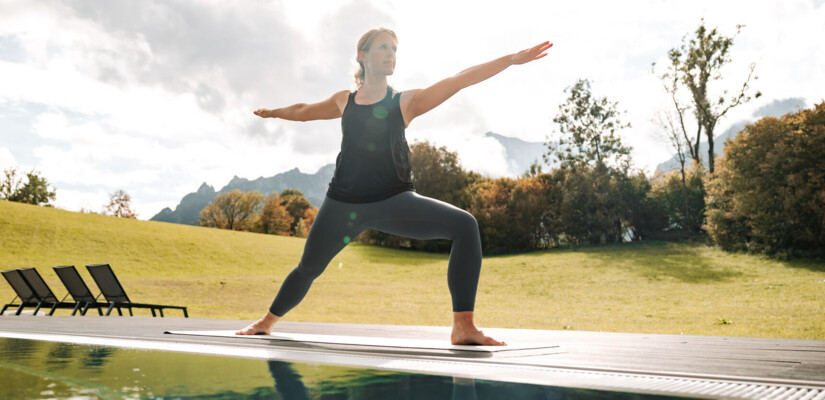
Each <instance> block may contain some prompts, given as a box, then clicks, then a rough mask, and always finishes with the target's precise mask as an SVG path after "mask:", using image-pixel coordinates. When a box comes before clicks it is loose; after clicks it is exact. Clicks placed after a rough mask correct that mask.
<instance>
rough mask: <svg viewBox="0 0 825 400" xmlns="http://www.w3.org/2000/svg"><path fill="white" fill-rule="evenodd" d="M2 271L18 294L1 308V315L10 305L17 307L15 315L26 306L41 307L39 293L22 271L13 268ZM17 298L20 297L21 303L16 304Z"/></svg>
mask: <svg viewBox="0 0 825 400" xmlns="http://www.w3.org/2000/svg"><path fill="white" fill-rule="evenodd" d="M0 273H2V274H3V277H4V278H6V281H8V282H9V285H11V288H12V289H13V290H14V293H15V294H17V296H15V297H14V299H11V302H10V303H8V304H6V305H4V306H3V309H2V310H0V315H3V313H4V312H6V309H7V308H9V307H17V312H16V313H14V315H20V312H21V311H23V309H24V308H26V307H38V308H39V304H40V301H39V300H38V299H37V294H35V293H34V290H33V289H32V288H31V287H30V286H29V284H28V283H27V282H26V280H25V279H24V278H23V275H21V274H20V271H18V270H16V269H12V270H9V271H3V272H0ZM16 299H20V304H14V300H16Z"/></svg>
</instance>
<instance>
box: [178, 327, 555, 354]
mask: <svg viewBox="0 0 825 400" xmlns="http://www.w3.org/2000/svg"><path fill="white" fill-rule="evenodd" d="M164 333H167V334H173V335H192V336H213V337H232V338H239V339H259V340H260V339H264V340H273V341H290V342H301V343H323V344H334V345H348V346H365V347H391V348H392V347H395V348H404V349H428V350H459V351H475V352H484V353H498V352H506V351H513V350H528V349H547V348H556V347H558V346H552V345H540V344H535V343H509V342H508V344H507V346H469V345H454V344H450V342H449V341H448V340H447V339H446V338H445V339H444V340H430V339H402V338H387V337H373V336H344V335H316V334H308V333H286V332H273V333H272V334H271V335H236V334H235V331H166V332H164Z"/></svg>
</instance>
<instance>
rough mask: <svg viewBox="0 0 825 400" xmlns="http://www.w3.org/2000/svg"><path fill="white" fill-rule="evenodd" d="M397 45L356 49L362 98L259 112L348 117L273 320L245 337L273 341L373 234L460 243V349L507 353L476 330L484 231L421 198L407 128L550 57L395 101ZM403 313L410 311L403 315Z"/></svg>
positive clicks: (386, 37)
mask: <svg viewBox="0 0 825 400" xmlns="http://www.w3.org/2000/svg"><path fill="white" fill-rule="evenodd" d="M397 46H398V41H397V38H396V36H395V33H394V32H393V31H391V30H389V29H383V28H379V29H373V30H370V31H369V32H367V33H366V34H364V35H363V36H362V37H361V39H360V40H359V41H358V47H357V60H358V64H359V66H360V67H359V68H358V70H357V72H356V74H355V82H356V84H357V90H356V91H355V92H350V91H348V90H343V91H340V92H338V93H335V94H333V95H332V97H330V98H329V99H327V100H324V101H322V102H320V103H315V104H303V103H299V104H295V105H292V106H289V107H285V108H277V109H272V110H270V109H265V108H262V109H259V110H256V111H255V112H254V113H255V115H257V116H259V117H262V118H281V119H286V120H290V121H312V120H319V119H335V118H341V127H342V130H343V140H342V141H341V152H340V153H339V154H338V159H337V161H336V163H335V173H334V175H333V178H332V181H331V182H330V184H329V190H328V191H327V195H326V198H325V199H324V202H323V204H322V205H321V208H320V209H319V211H318V215H317V216H316V217H315V222H313V224H312V228H311V229H310V231H309V236H308V237H307V240H306V244H305V245H304V253H303V255H302V256H301V261H300V262H299V263H298V266H297V267H295V269H293V270H292V272H290V273H289V275H287V277H286V279H285V280H284V282H283V284H282V285H281V289H280V291H279V292H278V295H277V296H276V297H275V300H274V301H273V302H272V305H271V306H270V307H269V311H268V312H267V313H266V314H265V315H264V316H263V317H261V319H259V320H258V321H255V322H254V323H252V324H251V325H249V326H248V327H246V328H244V329H242V330H240V331H238V332H236V333H237V334H238V335H254V334H270V333H271V330H272V325H274V324H275V322H277V321H278V319H280V318H281V317H283V316H284V314H286V313H287V312H288V311H289V310H291V309H292V308H293V307H295V306H296V305H298V303H300V302H301V300H302V299H303V298H304V296H305V295H306V294H307V291H308V290H309V287H310V285H312V281H313V280H314V279H315V278H317V277H318V276H319V275H321V273H322V272H324V269H325V268H326V267H327V264H329V263H330V261H331V260H332V258H333V257H335V255H336V254H338V252H340V251H341V250H342V249H343V248H344V247H345V246H346V245H347V244H348V243H349V242H350V241H351V240H353V239H354V238H355V237H357V236H358V234H359V233H361V232H363V231H364V230H367V229H375V230H378V231H381V232H386V233H390V234H394V235H399V236H404V237H408V238H413V239H419V240H431V239H450V240H452V241H453V245H452V249H451V251H450V261H449V263H448V268H447V285H448V287H449V289H450V294H451V295H452V303H453V331H452V334H451V337H450V340H451V342H452V343H453V344H477V345H505V343H504V342H499V341H497V340H495V339H493V338H490V337H487V336H484V334H483V333H482V332H481V331H479V330H478V329H477V328H476V326H475V324H474V323H473V307H474V305H475V297H476V288H477V287H478V277H479V272H480V270H481V237H480V235H479V230H478V223H477V222H476V219H475V218H474V217H473V216H472V215H471V214H470V213H468V212H466V211H464V210H462V209H460V208H457V207H455V206H453V205H450V204H448V203H445V202H443V201H439V200H436V199H432V198H429V197H424V196H421V195H419V194H418V193H416V192H415V188H414V187H413V184H412V182H411V173H410V154H409V153H410V149H409V147H408V146H407V141H406V139H405V136H404V129H405V128H407V126H409V125H410V122H412V120H413V119H415V118H416V117H418V116H420V115H422V114H424V113H426V112H427V111H430V110H432V109H433V108H435V107H436V106H438V105H439V104H441V103H443V102H444V101H445V100H447V99H449V98H450V97H451V96H452V95H454V94H456V93H457V92H458V91H459V90H461V89H463V88H465V87H467V86H470V85H474V84H476V83H479V82H481V81H483V80H485V79H487V78H490V77H491V76H493V75H495V74H497V73H499V72H501V71H503V70H504V69H506V68H507V67H509V66H511V65H517V64H524V63H527V62H530V61H533V60H538V59H539V58H542V57H544V56H546V55H547V53H544V51H545V50H547V49H549V48H550V46H552V44H550V43H549V42H545V43H542V44H539V45H537V46H535V47H532V48H529V49H527V50H523V51H520V52H518V53H515V54H510V55H507V56H504V57H501V58H499V59H496V60H493V61H490V62H487V63H484V64H480V65H476V66H475V67H471V68H468V69H466V70H464V71H462V72H460V73H459V74H457V75H455V76H453V77H450V78H447V79H444V80H442V81H440V82H438V83H436V84H434V85H432V86H430V87H428V88H426V89H415V90H408V91H405V92H396V91H395V90H393V88H392V87H390V86H389V85H388V84H387V76H389V75H392V73H393V70H395V52H396V49H397ZM399 312H403V310H400V311H399Z"/></svg>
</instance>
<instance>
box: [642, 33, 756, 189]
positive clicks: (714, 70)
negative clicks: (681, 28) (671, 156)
mask: <svg viewBox="0 0 825 400" xmlns="http://www.w3.org/2000/svg"><path fill="white" fill-rule="evenodd" d="M742 27H743V25H737V26H736V33H737V34H738V33H739V32H740V30H741V29H742ZM732 45H733V37H726V36H723V35H721V34H720V33H719V32H718V31H717V30H716V28H713V29H712V30H710V31H709V30H708V29H707V28H706V27H705V20H704V19H702V20H701V23H700V24H699V28H697V29H696V32H695V33H694V37H692V38H690V39H689V40H688V39H687V35H685V36H684V37H682V45H681V46H680V47H679V48H672V49H670V51H668V58H669V59H670V66H669V67H668V70H667V71H666V72H665V73H663V74H662V75H661V76H660V78H661V79H662V81H663V83H664V85H665V90H666V91H667V92H668V94H670V97H671V100H672V101H673V105H674V107H675V109H676V113H677V115H678V116H679V121H680V125H679V127H680V129H681V133H682V136H684V137H685V138H686V139H687V142H688V143H690V144H691V149H690V154H691V156H692V157H693V159H694V160H695V161H696V162H697V163H701V157H700V155H699V142H700V141H701V139H702V131H703V130H704V133H705V137H706V138H707V141H708V171H709V172H710V173H711V174H713V172H714V169H715V168H714V143H713V139H714V130H715V129H716V125H717V124H718V122H719V120H720V119H721V118H722V117H724V116H725V114H727V113H728V111H730V110H731V109H732V108H734V107H736V106H739V105H741V104H745V103H747V102H749V101H750V100H751V99H752V98H758V97H760V96H761V95H762V93H760V92H759V91H757V92H756V93H755V94H753V95H751V94H749V92H750V82H751V79H753V80H756V79H757V77H755V76H754V75H753V72H754V69H755V68H756V64H754V63H751V64H750V66H749V68H748V76H747V78H745V82H744V83H743V84H742V87H741V88H740V89H739V90H738V91H736V92H735V93H734V94H733V95H732V96H730V97H726V96H727V95H728V91H727V90H724V91H722V94H720V95H718V96H717V95H715V94H711V93H710V91H709V86H710V84H711V83H713V81H717V80H721V79H722V73H721V71H722V68H723V67H724V66H725V65H726V64H728V63H730V62H731V59H730V55H729V51H730V47H731V46H732ZM654 68H655V64H654ZM680 85H683V86H684V87H686V88H687V89H688V92H689V95H690V101H689V103H690V104H692V106H693V115H694V117H695V118H696V121H697V131H696V137H695V139H694V140H690V139H689V138H688V133H687V130H686V128H685V123H684V122H685V112H686V111H687V110H689V107H688V106H685V105H684V103H685V102H684V101H682V100H680V99H679V96H678V91H679V86H680Z"/></svg>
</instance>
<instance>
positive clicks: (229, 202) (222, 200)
mask: <svg viewBox="0 0 825 400" xmlns="http://www.w3.org/2000/svg"><path fill="white" fill-rule="evenodd" d="M263 198H264V195H262V194H260V193H258V192H256V191H254V190H252V191H249V192H246V193H243V192H241V191H240V190H238V189H235V190H233V191H231V192H229V193H223V194H219V195H217V196H216V197H215V199H214V200H212V202H211V203H209V205H207V206H206V207H205V208H204V209H203V210H201V212H200V220H199V222H200V224H201V226H209V227H216V228H221V229H229V230H237V231H240V230H245V231H252V230H254V228H255V226H256V224H257V221H256V219H257V212H258V207H259V205H260V203H261V200H263Z"/></svg>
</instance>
